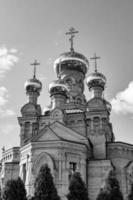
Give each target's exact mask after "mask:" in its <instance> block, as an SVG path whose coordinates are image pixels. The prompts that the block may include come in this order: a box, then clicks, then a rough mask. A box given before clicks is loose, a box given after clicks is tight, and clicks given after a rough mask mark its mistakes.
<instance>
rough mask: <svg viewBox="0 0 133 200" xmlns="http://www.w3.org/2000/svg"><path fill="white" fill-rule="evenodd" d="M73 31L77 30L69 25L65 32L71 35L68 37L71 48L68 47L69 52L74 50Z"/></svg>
mask: <svg viewBox="0 0 133 200" xmlns="http://www.w3.org/2000/svg"><path fill="white" fill-rule="evenodd" d="M75 33H78V31H76V30H75V29H74V28H73V27H71V28H70V29H69V32H67V33H66V35H71V36H70V39H69V41H70V44H71V48H70V50H71V52H73V51H74V48H73V38H74V37H75Z"/></svg>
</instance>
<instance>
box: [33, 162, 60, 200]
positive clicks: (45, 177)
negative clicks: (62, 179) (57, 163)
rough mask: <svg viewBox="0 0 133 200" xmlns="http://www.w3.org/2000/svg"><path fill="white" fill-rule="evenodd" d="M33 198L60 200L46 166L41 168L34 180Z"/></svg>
mask: <svg viewBox="0 0 133 200" xmlns="http://www.w3.org/2000/svg"><path fill="white" fill-rule="evenodd" d="M34 198H35V200H60V197H59V196H58V194H57V189H56V187H55V185H54V181H53V177H52V175H51V172H50V168H49V167H48V165H47V164H45V165H43V166H42V167H41V169H40V171H39V174H38V176H37V178H36V180H35V193H34Z"/></svg>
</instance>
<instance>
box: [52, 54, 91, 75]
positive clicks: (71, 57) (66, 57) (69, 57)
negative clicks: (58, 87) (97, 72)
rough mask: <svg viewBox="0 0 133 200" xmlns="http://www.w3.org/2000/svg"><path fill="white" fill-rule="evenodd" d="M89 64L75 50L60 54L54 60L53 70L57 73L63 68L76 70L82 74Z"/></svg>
mask: <svg viewBox="0 0 133 200" xmlns="http://www.w3.org/2000/svg"><path fill="white" fill-rule="evenodd" d="M88 66H89V61H88V59H87V58H86V57H85V56H84V55H82V54H81V53H77V52H75V51H70V52H65V53H63V54H61V55H60V56H59V57H58V58H57V59H56V60H55V62H54V70H55V72H56V73H57V75H59V74H60V73H61V72H62V71H64V70H67V69H68V70H76V71H79V72H82V73H83V74H84V75H85V74H86V72H87V69H88Z"/></svg>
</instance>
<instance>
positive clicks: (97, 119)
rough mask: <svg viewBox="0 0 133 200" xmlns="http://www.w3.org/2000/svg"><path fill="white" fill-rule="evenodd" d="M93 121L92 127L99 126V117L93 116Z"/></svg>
mask: <svg viewBox="0 0 133 200" xmlns="http://www.w3.org/2000/svg"><path fill="white" fill-rule="evenodd" d="M93 123H94V127H95V128H96V127H99V125H100V119H99V117H94V119H93Z"/></svg>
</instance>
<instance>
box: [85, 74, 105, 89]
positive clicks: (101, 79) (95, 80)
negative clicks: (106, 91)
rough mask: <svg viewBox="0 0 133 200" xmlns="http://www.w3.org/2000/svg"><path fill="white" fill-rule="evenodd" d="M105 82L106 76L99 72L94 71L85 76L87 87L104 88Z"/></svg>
mask: <svg viewBox="0 0 133 200" xmlns="http://www.w3.org/2000/svg"><path fill="white" fill-rule="evenodd" d="M105 84H106V77H105V76H104V75H103V74H102V73H99V72H94V73H92V74H90V75H89V76H88V77H87V85H88V87H89V88H91V87H93V86H101V87H103V88H104V86H105Z"/></svg>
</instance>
